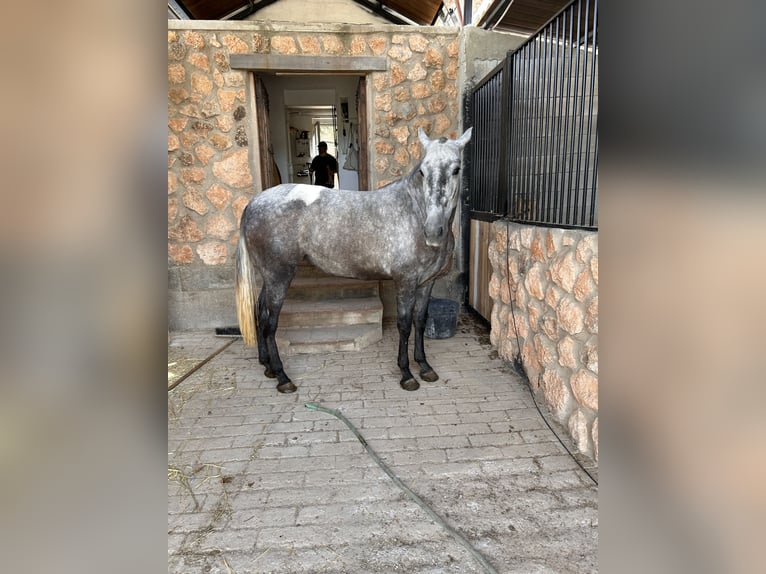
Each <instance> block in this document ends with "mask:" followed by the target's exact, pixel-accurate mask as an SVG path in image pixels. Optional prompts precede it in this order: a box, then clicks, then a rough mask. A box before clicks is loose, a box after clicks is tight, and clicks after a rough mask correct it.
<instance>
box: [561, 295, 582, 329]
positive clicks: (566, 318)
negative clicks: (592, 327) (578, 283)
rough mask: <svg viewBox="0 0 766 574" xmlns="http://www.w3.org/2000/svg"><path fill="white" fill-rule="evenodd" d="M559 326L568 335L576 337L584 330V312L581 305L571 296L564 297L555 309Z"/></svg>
mask: <svg viewBox="0 0 766 574" xmlns="http://www.w3.org/2000/svg"><path fill="white" fill-rule="evenodd" d="M556 318H557V319H558V321H559V325H560V326H561V328H562V329H564V330H565V331H566V332H567V333H569V334H570V335H577V334H578V333H581V332H582V330H583V329H584V328H585V312H584V311H583V308H582V305H580V304H579V303H578V302H577V301H575V300H574V299H573V298H572V297H571V296H566V297H564V298H563V299H562V300H561V302H560V303H559V306H558V308H557V309H556Z"/></svg>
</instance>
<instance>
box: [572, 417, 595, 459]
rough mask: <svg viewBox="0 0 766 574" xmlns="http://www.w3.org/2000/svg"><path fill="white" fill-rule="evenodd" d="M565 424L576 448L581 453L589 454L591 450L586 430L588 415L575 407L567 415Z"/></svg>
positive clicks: (588, 433)
mask: <svg viewBox="0 0 766 574" xmlns="http://www.w3.org/2000/svg"><path fill="white" fill-rule="evenodd" d="M567 426H568V427H569V434H570V435H571V436H572V439H574V442H575V446H576V447H577V450H579V451H580V452H581V453H583V454H586V455H590V454H591V452H592V449H591V445H590V440H591V439H590V432H589V431H588V417H587V416H586V415H585V413H584V412H583V411H582V409H577V410H576V411H575V412H574V413H572V415H571V416H570V417H569V421H568V424H567Z"/></svg>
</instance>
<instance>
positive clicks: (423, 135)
mask: <svg viewBox="0 0 766 574" xmlns="http://www.w3.org/2000/svg"><path fill="white" fill-rule="evenodd" d="M418 138H419V139H420V143H422V144H423V147H424V148H427V147H428V145H429V144H430V143H431V140H430V139H428V136H427V135H426V132H424V131H423V128H418Z"/></svg>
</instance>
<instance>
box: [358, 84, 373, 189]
mask: <svg viewBox="0 0 766 574" xmlns="http://www.w3.org/2000/svg"><path fill="white" fill-rule="evenodd" d="M356 110H357V114H358V117H359V120H358V121H359V189H364V190H368V189H370V176H369V173H368V171H367V165H368V164H367V78H366V77H365V76H361V77H360V78H359V85H358V87H357V90H356Z"/></svg>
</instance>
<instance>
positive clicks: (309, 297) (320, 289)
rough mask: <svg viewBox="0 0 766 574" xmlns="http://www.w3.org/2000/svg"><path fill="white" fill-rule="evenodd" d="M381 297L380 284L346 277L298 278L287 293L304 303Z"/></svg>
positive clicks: (291, 297)
mask: <svg viewBox="0 0 766 574" xmlns="http://www.w3.org/2000/svg"><path fill="white" fill-rule="evenodd" d="M379 296H380V282H378V281H363V280H361V279H347V278H345V277H333V276H331V275H328V276H326V277H296V278H295V279H293V282H292V283H291V284H290V289H289V290H288V291H287V298H288V299H291V300H294V299H299V300H302V301H321V300H324V299H342V298H351V299H358V298H362V297H378V298H379Z"/></svg>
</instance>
